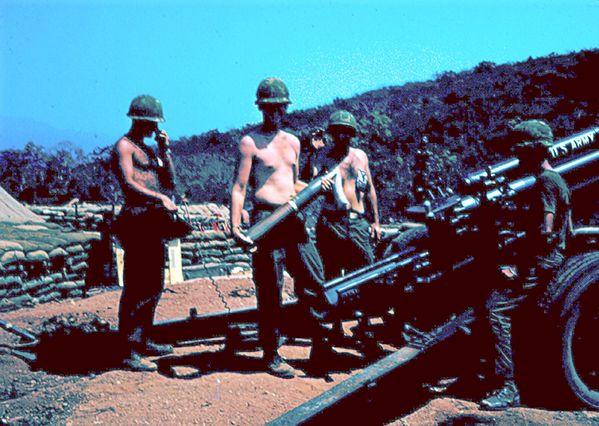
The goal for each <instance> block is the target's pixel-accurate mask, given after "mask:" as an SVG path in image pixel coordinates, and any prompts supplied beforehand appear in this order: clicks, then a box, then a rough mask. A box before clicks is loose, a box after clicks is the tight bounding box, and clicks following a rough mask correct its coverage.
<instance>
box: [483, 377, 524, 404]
mask: <svg viewBox="0 0 599 426" xmlns="http://www.w3.org/2000/svg"><path fill="white" fill-rule="evenodd" d="M480 405H481V408H482V409H483V410H505V409H506V408H510V407H518V406H520V393H519V392H518V388H517V387H516V384H515V383H514V381H513V380H506V382H505V385H504V386H503V388H501V389H500V390H497V391H495V392H493V394H492V395H491V396H490V397H488V398H486V399H483V400H482V401H481V402H480Z"/></svg>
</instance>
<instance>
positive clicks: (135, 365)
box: [123, 352, 158, 371]
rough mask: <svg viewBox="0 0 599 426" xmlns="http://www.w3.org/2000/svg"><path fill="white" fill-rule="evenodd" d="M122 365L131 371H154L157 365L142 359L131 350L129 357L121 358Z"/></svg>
mask: <svg viewBox="0 0 599 426" xmlns="http://www.w3.org/2000/svg"><path fill="white" fill-rule="evenodd" d="M123 365H124V366H125V367H127V368H129V369H130V370H131V371H156V370H158V365H156V364H155V363H153V362H151V361H148V360H147V359H143V358H142V357H141V356H140V355H139V354H138V353H137V352H132V353H131V355H130V356H129V358H126V359H124V360H123Z"/></svg>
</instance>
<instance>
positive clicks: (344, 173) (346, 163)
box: [339, 148, 368, 213]
mask: <svg viewBox="0 0 599 426" xmlns="http://www.w3.org/2000/svg"><path fill="white" fill-rule="evenodd" d="M339 169H340V172H341V179H342V184H343V193H344V194H345V197H346V198H347V201H348V202H349V205H350V208H351V209H352V210H354V211H357V212H361V213H363V212H364V197H359V199H358V194H357V193H356V178H357V177H358V170H362V171H364V172H365V171H366V170H368V159H367V156H366V153H364V151H362V150H361V149H357V148H349V153H348V154H347V156H346V157H345V158H344V159H343V161H342V162H341V164H340V165H339Z"/></svg>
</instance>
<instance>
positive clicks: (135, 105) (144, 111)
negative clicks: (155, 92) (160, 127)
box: [127, 95, 164, 122]
mask: <svg viewBox="0 0 599 426" xmlns="http://www.w3.org/2000/svg"><path fill="white" fill-rule="evenodd" d="M127 117H130V118H132V119H133V120H147V121H155V122H159V121H164V117H163V116H162V105H161V104H160V102H159V101H158V99H156V98H154V97H152V96H150V95H140V96H138V97H136V98H135V99H133V101H132V102H131V106H130V107H129V112H128V113H127Z"/></svg>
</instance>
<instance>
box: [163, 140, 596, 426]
mask: <svg viewBox="0 0 599 426" xmlns="http://www.w3.org/2000/svg"><path fill="white" fill-rule="evenodd" d="M598 134H599V128H594V129H591V130H589V131H585V132H581V133H577V134H575V135H573V136H571V137H569V138H566V139H564V140H561V141H558V142H557V143H556V144H555V146H554V148H553V150H552V154H553V156H554V159H553V161H552V164H553V166H554V169H555V170H556V171H557V172H558V173H560V174H562V175H563V176H564V178H565V179H566V181H567V182H568V184H569V186H570V188H571V189H572V190H573V191H574V192H575V191H576V190H578V189H579V188H582V187H584V186H588V185H592V184H593V183H594V182H595V181H596V180H597V173H596V170H597V168H598V167H599V140H597V139H598V137H597V135H598ZM517 164H518V161H517V159H510V160H508V161H504V162H501V163H499V164H497V165H495V166H492V167H489V168H487V169H486V170H484V171H483V170H481V171H478V172H475V173H471V174H470V175H468V176H466V177H465V178H464V185H463V186H462V187H461V188H460V190H459V191H456V192H455V193H453V192H451V191H443V193H444V194H449V195H445V196H443V197H440V198H437V199H428V200H426V201H424V202H422V203H420V204H418V205H416V206H412V207H410V208H408V209H406V212H405V214H406V215H407V216H408V217H410V218H412V219H414V220H415V221H416V222H418V223H421V224H422V225H421V226H416V227H414V228H411V229H409V230H408V231H406V232H403V233H402V234H401V235H399V236H398V237H397V238H395V239H394V240H393V241H392V242H391V243H390V244H389V245H388V247H387V248H386V250H385V251H384V255H383V256H382V259H381V260H379V261H377V262H376V263H374V264H373V265H370V266H367V267H364V268H362V269H360V270H356V271H354V272H351V273H349V274H347V275H345V276H343V277H340V278H337V279H335V280H332V281H330V282H328V283H327V284H326V285H325V292H324V294H325V297H326V299H327V301H328V303H329V305H330V312H329V314H328V316H327V318H326V319H325V320H324V321H325V322H328V323H330V324H332V328H331V333H330V341H331V342H332V343H333V345H335V346H339V347H346V348H347V347H349V348H353V349H356V350H358V351H360V352H361V353H362V354H364V356H365V357H366V359H370V360H372V362H373V363H372V364H371V365H370V366H369V367H367V368H366V369H365V370H364V371H363V372H361V373H359V374H357V375H355V376H353V377H352V378H351V379H348V380H347V381H346V382H343V383H341V384H340V385H338V386H336V387H335V388H333V389H331V390H330V391H328V392H325V393H324V394H322V395H320V396H319V397H317V398H315V399H314V400H311V401H308V402H307V403H305V404H303V405H302V406H300V407H297V408H296V409H294V410H292V411H290V412H289V413H287V414H285V415H284V416H282V417H280V418H279V419H277V420H275V421H274V422H273V423H274V424H300V423H309V422H311V421H313V420H316V421H321V420H324V419H325V418H326V417H327V416H330V417H334V418H336V419H338V416H339V413H341V412H344V413H345V415H346V416H348V418H351V414H348V413H351V412H353V411H352V409H351V408H355V399H356V398H357V395H362V397H364V392H368V390H369V389H372V388H373V384H377V385H378V384H383V383H384V382H385V381H389V380H393V381H395V382H396V383H398V384H399V383H400V384H401V386H402V388H405V387H406V386H408V383H412V385H413V389H410V392H412V393H418V392H417V390H418V389H420V390H421V389H422V383H435V381H436V380H437V379H439V378H442V377H462V376H464V375H470V376H473V377H474V380H476V378H478V377H479V375H478V374H477V373H479V372H480V371H484V372H485V373H486V374H488V373H489V369H490V367H491V368H492V364H493V363H492V358H490V354H489V351H488V349H489V347H488V345H489V342H487V341H485V339H483V338H481V337H480V336H482V335H489V336H490V333H485V326H486V325H485V324H486V320H485V318H484V315H485V302H486V299H487V296H488V294H489V292H490V290H491V286H492V283H496V282H497V280H504V282H505V283H506V285H509V281H510V278H509V277H507V276H506V275H505V274H502V272H501V270H502V265H510V264H512V263H513V261H514V259H513V253H514V247H516V246H517V245H518V244H519V243H520V242H521V241H522V240H523V237H524V236H525V231H523V230H518V229H515V228H514V214H515V212H516V210H515V209H514V198H515V196H516V195H519V194H522V193H525V192H526V191H527V190H528V189H530V188H531V187H532V186H533V184H534V182H535V178H534V177H532V176H517V177H514V174H515V173H517V171H518V170H517ZM311 186H312V187H314V185H311ZM435 192H437V193H439V192H441V191H429V192H428V193H431V194H432V193H435ZM298 207H301V205H300V206H298ZM288 210H289V209H288ZM275 214H276V212H275V213H273V215H275ZM262 225H264V224H261V226H262ZM272 226H276V223H271V224H270V225H269V226H266V227H265V228H264V227H262V228H260V229H261V232H271V230H270V229H271V228H272ZM275 229H276V228H275ZM598 240H599V232H598V231H597V230H596V229H594V228H583V229H579V230H577V231H576V233H575V236H574V237H573V240H572V244H570V247H571V249H570V251H571V252H570V253H569V258H568V260H567V261H566V263H565V264H564V266H563V267H562V268H561V269H560V271H559V273H558V274H557V276H556V277H555V279H554V280H553V281H552V282H551V284H550V286H549V290H548V292H547V293H546V294H545V295H544V302H545V303H544V306H543V308H542V309H541V308H540V307H537V305H536V304H532V303H531V304H530V306H526V309H529V310H528V311H526V312H527V318H526V321H517V323H516V325H515V330H514V345H515V354H516V356H517V359H516V368H517V371H516V380H517V381H518V382H519V385H520V388H521V393H522V396H523V402H524V403H525V404H529V405H536V404H538V405H539V406H547V405H550V404H551V403H552V402H554V401H556V400H557V401H559V402H560V403H577V404H580V403H582V404H585V405H587V406H590V407H593V408H599V378H598V374H597V373H598V372H599V364H598V363H597V360H596V358H595V357H593V353H594V352H593V347H594V343H595V338H596V334H597V331H599V327H598V326H599V319H598V318H597V317H598V314H597V312H598V306H599V297H598V296H599V294H597V293H599V252H597V251H595V250H597V249H598V247H599V245H598V243H597V241H598ZM284 311H285V312H286V316H285V318H281V331H282V333H283V334H284V335H286V336H287V337H288V338H290V339H297V338H306V337H309V336H308V335H307V334H306V331H305V330H304V329H302V322H301V321H298V320H297V318H298V315H300V310H299V309H298V306H297V304H296V303H295V302H290V303H287V304H286V305H285V309H284ZM477 319H478V321H477ZM481 319H482V321H481ZM344 321H353V323H352V324H354V326H353V328H352V329H351V331H352V332H351V335H348V334H347V333H345V332H343V327H341V323H342V322H344ZM256 322H257V312H256V309H255V308H248V309H241V310H236V311H228V312H221V313H215V314H211V315H208V316H197V315H194V314H193V313H192V314H191V315H190V316H189V317H188V318H185V319H182V320H173V321H164V322H161V323H158V324H155V327H154V332H155V333H154V334H155V338H156V339H157V340H162V341H168V342H186V341H197V342H202V341H207V340H210V341H213V342H214V341H218V342H223V343H225V345H226V346H229V347H230V348H232V349H233V350H236V349H240V348H243V347H247V346H251V347H256V346H257V345H258V341H257V333H256V328H255V326H256ZM382 344H388V345H391V346H392V347H395V348H399V349H398V350H397V351H394V352H393V353H391V354H390V355H387V356H386V357H384V358H382V359H380V358H381V357H382V356H383V355H385V351H384V350H383V349H382ZM439 354H441V358H442V359H443V362H438V361H439V360H438V358H437V357H438V356H439ZM481 359H487V361H486V363H485V362H484V361H481ZM377 360H378V361H377ZM374 361H377V362H374ZM417 365H420V367H417ZM412 370H414V371H418V377H417V378H416V380H414V377H413V375H411V374H410V372H411V371H412ZM546 394H548V395H549V396H550V397H551V399H552V401H549V400H548V399H546V398H547V395H546ZM367 398H370V397H367ZM384 398H385V397H383V399H384ZM386 398H387V399H386V400H387V401H388V402H389V404H397V403H398V399H399V398H395V399H392V400H390V399H389V396H388V395H387V396H386ZM402 399H406V400H407V399H408V398H406V397H405V396H403V398H402ZM352 406H353V407H352ZM336 408H339V409H336Z"/></svg>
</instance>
